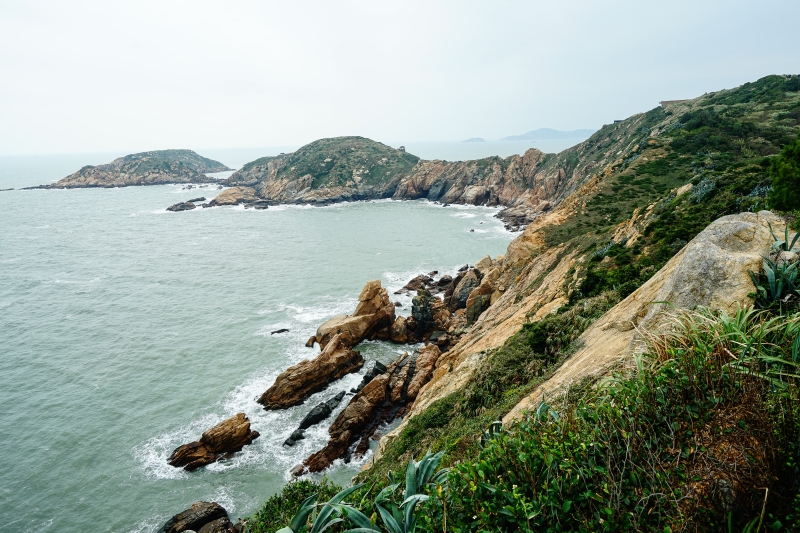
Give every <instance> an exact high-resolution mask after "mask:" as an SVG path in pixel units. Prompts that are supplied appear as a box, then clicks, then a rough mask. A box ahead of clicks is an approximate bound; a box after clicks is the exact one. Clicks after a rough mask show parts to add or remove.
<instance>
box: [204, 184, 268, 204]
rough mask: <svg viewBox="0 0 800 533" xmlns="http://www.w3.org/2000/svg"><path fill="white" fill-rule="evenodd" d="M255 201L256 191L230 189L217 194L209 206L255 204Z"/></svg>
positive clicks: (247, 188) (239, 188)
mask: <svg viewBox="0 0 800 533" xmlns="http://www.w3.org/2000/svg"><path fill="white" fill-rule="evenodd" d="M257 200H258V197H257V196H256V190H255V189H253V188H252V187H231V188H230V189H225V190H224V191H222V192H221V193H219V195H218V196H217V197H216V198H214V199H213V200H211V201H210V202H209V204H211V205H212V206H218V205H238V204H241V203H245V202H255V201H257Z"/></svg>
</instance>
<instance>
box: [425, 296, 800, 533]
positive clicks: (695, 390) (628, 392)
mask: <svg viewBox="0 0 800 533" xmlns="http://www.w3.org/2000/svg"><path fill="white" fill-rule="evenodd" d="M667 326H668V327H667V329H666V330H665V331H666V332H665V333H662V334H659V335H651V336H649V338H648V339H647V340H648V346H649V349H648V350H647V353H646V355H644V356H642V357H640V358H638V359H637V368H636V369H635V370H632V371H630V372H628V373H624V374H620V375H616V376H614V378H612V379H610V380H608V381H607V382H605V383H604V384H603V385H602V386H600V387H596V388H594V389H591V390H590V391H589V392H587V393H585V394H584V395H583V397H582V398H580V399H579V400H577V401H576V400H574V399H573V400H567V401H562V402H561V403H560V404H559V405H558V407H557V408H554V407H548V406H546V405H545V406H543V407H542V408H540V409H539V411H538V412H537V414H536V416H533V417H531V418H529V419H528V421H527V422H525V423H522V424H520V425H518V426H516V427H513V428H511V429H508V430H506V431H501V432H499V433H498V432H495V433H494V438H493V439H491V440H489V441H488V443H487V444H486V446H485V448H484V449H483V450H482V451H481V452H480V454H479V456H478V458H477V460H476V461H472V462H468V463H467V462H465V463H462V464H459V465H457V466H456V467H455V468H454V469H453V471H452V472H451V474H450V476H449V480H448V481H449V484H450V492H449V504H448V508H449V516H448V531H457V532H467V531H469V532H472V531H476V532H477V531H481V532H483V531H523V532H525V531H553V532H555V531H658V532H663V531H729V530H730V531H734V530H735V531H741V530H742V528H746V527H749V528H750V529H751V530H753V531H754V530H755V528H756V526H758V524H759V522H758V521H759V520H760V521H761V522H764V524H765V526H764V527H765V528H766V525H767V523H768V526H769V528H770V529H769V530H771V531H792V530H796V529H794V528H795V527H796V525H797V520H798V517H800V514H799V513H800V505H799V503H800V500H798V499H797V492H798V483H800V477H799V475H798V466H797V465H798V439H799V438H800V417H799V416H798V415H800V413H798V407H797V405H798V400H800V397H799V396H798V388H797V376H796V372H794V369H795V366H796V363H797V361H796V356H797V351H796V349H795V348H794V346H795V345H796V344H797V343H798V342H800V341H798V340H797V339H798V334H800V317H799V316H798V315H794V316H792V317H780V318H774V317H772V318H770V316H769V315H767V314H765V313H763V312H756V311H740V312H738V313H736V314H735V315H733V316H728V315H725V314H719V313H715V312H711V311H706V310H700V311H695V312H688V313H683V314H679V315H675V316H674V317H672V318H671V320H670V321H669V323H668V324H667ZM767 491H768V493H767ZM766 494H768V497H767V498H766V499H765V495H766ZM748 524H749V525H748ZM432 530H436V528H433V529H432ZM438 530H439V531H441V529H438ZM765 530H766V529H765Z"/></svg>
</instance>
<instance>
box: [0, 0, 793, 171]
mask: <svg viewBox="0 0 800 533" xmlns="http://www.w3.org/2000/svg"><path fill="white" fill-rule="evenodd" d="M792 8H793V4H792V3H790V2H789V1H788V0H773V1H767V2H761V3H759V4H755V3H753V2H747V1H743V0H740V1H734V2H722V1H710V2H705V3H703V4H697V3H694V2H688V1H678V2H673V3H671V4H670V6H669V7H668V8H667V7H664V6H660V5H653V6H650V5H642V4H640V3H634V2H631V1H620V2H615V3H613V4H608V3H602V2H597V1H588V0H586V1H571V2H569V1H568V2H559V3H558V4H552V3H544V2H520V1H505V2H502V1H501V2H493V3H491V4H484V3H478V2H455V1H444V2H436V3H426V2H413V1H412V2H406V3H402V4H401V3H380V4H375V3H369V2H358V1H351V2H342V3H336V4H331V3H325V2H306V3H303V4H295V3H285V4H281V3H276V2H266V3H264V2H255V1H244V2H238V3H236V4H226V5H224V6H223V5H218V4H216V3H212V2H188V1H166V2H154V1H151V0H146V1H142V2H137V3H113V4H112V3H108V2H100V1H96V0H90V1H82V2H78V3H69V4H64V3H60V2H54V1H52V0H39V1H32V2H25V3H10V2H0V30H1V31H0V43H2V49H1V50H0V79H2V81H1V82H0V123H2V124H3V128H2V129H0V155H6V156H7V155H35V154H75V153H105V152H125V153H132V152H140V151H146V150H157V149H166V148H179V147H189V148H191V149H193V150H196V151H201V150H207V149H236V148H244V147H260V146H301V145H304V144H307V143H308V142H311V141H314V140H316V139H319V138H323V137H337V136H343V135H360V136H363V137H368V138H371V139H375V140H379V141H381V142H385V143H387V144H389V143H393V144H396V143H398V142H403V141H396V140H397V139H414V141H413V142H417V143H420V142H460V141H462V140H464V139H467V138H471V137H482V138H484V139H487V140H494V139H500V138H502V137H506V136H512V135H521V134H523V133H525V132H528V131H531V130H534V129H538V128H553V129H557V130H577V129H599V128H600V127H601V126H602V125H603V124H608V123H610V122H612V121H613V120H615V119H624V118H626V117H628V116H630V115H632V114H635V113H639V112H644V111H647V110H649V109H652V108H653V107H656V106H657V105H658V102H659V101H660V100H672V99H681V98H693V97H697V96H700V95H702V94H703V93H706V92H711V91H717V90H720V89H726V88H732V87H736V86H738V85H741V84H742V83H745V82H748V81H755V80H756V79H758V78H760V77H763V76H765V75H768V74H788V73H797V72H800V68H798V67H800V61H798V59H797V57H796V53H795V51H796V50H797V48H798V44H800V36H798V34H797V32H795V31H794V28H793V23H792V20H793V19H792V17H788V16H781V14H782V13H786V12H791V11H792ZM688 14H690V15H691V16H687V15H688ZM386 139H389V141H386ZM405 142H411V141H405Z"/></svg>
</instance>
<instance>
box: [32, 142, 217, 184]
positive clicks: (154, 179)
mask: <svg viewBox="0 0 800 533" xmlns="http://www.w3.org/2000/svg"><path fill="white" fill-rule="evenodd" d="M228 170H232V169H230V168H228V167H227V166H225V165H223V164H222V163H220V162H219V161H214V160H213V159H208V158H207V157H203V156H201V155H199V154H197V153H196V152H193V151H192V150H155V151H152V152H141V153H138V154H130V155H126V156H124V157H120V158H117V159H115V160H114V161H112V162H111V163H107V164H105V165H97V166H85V167H83V168H82V169H80V170H78V171H77V172H74V173H72V174H70V175H69V176H67V177H66V178H63V179H60V180H58V181H57V182H55V183H51V184H49V185H41V186H39V187H35V188H40V189H75V188H86V187H105V188H108V187H127V186H130V185H162V184H165V183H209V182H214V181H217V180H215V179H213V178H209V177H208V176H206V174H207V173H212V172H224V171H228Z"/></svg>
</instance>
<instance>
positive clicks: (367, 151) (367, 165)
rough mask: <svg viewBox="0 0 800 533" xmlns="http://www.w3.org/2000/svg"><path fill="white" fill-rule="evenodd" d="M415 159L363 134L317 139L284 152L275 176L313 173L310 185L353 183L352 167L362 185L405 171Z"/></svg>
mask: <svg viewBox="0 0 800 533" xmlns="http://www.w3.org/2000/svg"><path fill="white" fill-rule="evenodd" d="M417 161H419V158H418V157H417V156H415V155H411V154H409V153H406V152H400V151H398V150H395V149H394V148H392V147H390V146H386V145H385V144H382V143H379V142H375V141H372V140H370V139H365V138H364V137H336V138H333V139H320V140H318V141H314V142H312V143H310V144H307V145H305V146H303V147H302V148H300V149H299V150H297V151H296V152H293V153H291V154H288V155H287V156H286V164H285V165H284V166H283V168H281V170H280V171H278V176H277V177H278V178H279V179H297V178H300V177H303V176H305V175H309V174H310V175H311V176H312V177H313V180H314V181H313V185H312V186H313V187H314V188H321V187H329V186H330V187H335V186H341V187H345V186H352V185H354V183H355V181H354V177H353V176H354V171H355V172H356V173H358V174H359V175H360V177H361V183H363V184H366V185H375V184H381V183H384V182H385V181H388V180H389V179H391V178H393V177H395V176H397V175H398V174H405V173H408V172H409V171H410V170H411V169H412V168H413V167H414V165H415V164H416V163H417Z"/></svg>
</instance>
